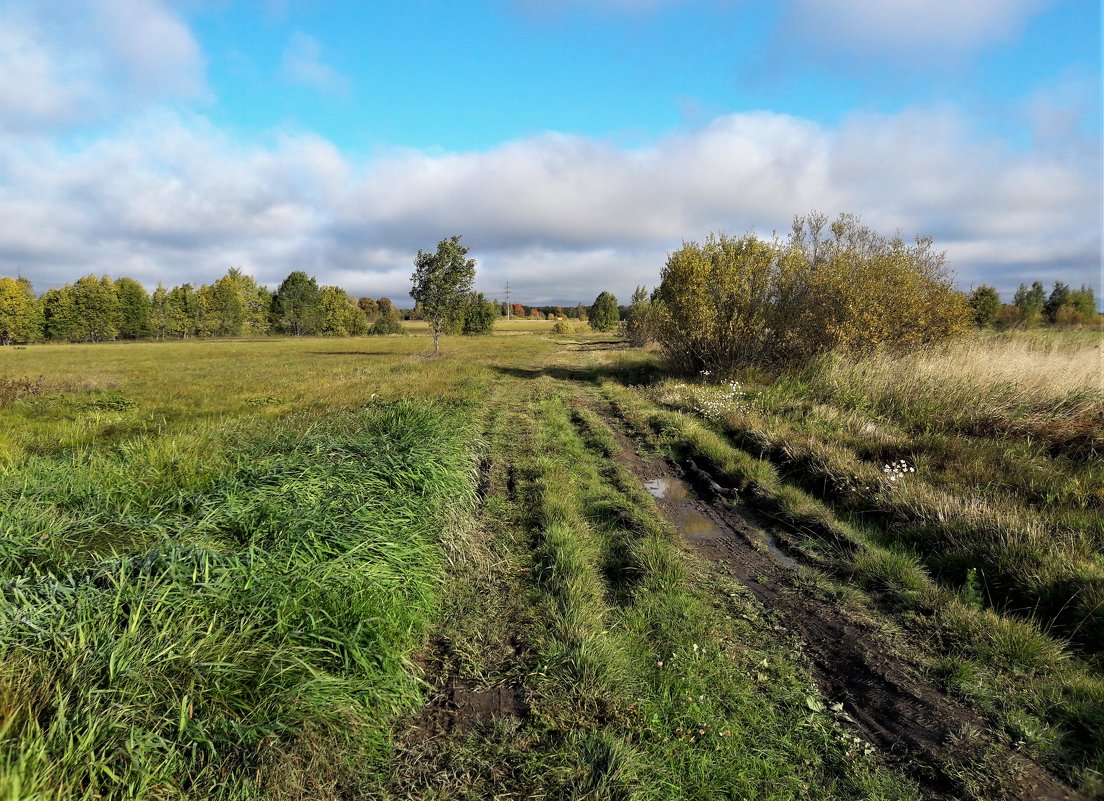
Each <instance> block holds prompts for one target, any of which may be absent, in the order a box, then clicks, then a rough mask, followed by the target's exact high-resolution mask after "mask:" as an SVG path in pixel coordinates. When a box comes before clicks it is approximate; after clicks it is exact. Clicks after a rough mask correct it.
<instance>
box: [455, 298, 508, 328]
mask: <svg viewBox="0 0 1104 801" xmlns="http://www.w3.org/2000/svg"><path fill="white" fill-rule="evenodd" d="M498 318H499V313H498V304H497V303H495V302H494V301H490V300H487V299H486V298H485V297H483V293H482V292H472V293H471V294H470V295H469V296H468V302H467V303H466V304H465V305H464V309H463V322H462V323H461V326H460V333H462V334H464V336H486V335H489V334H491V333H493V332H494V325H495V321H496V320H497V319H498Z"/></svg>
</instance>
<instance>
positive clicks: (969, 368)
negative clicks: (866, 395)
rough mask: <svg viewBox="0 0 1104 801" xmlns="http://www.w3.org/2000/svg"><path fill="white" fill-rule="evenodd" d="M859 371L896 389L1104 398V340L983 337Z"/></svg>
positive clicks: (874, 361) (871, 361)
mask: <svg viewBox="0 0 1104 801" xmlns="http://www.w3.org/2000/svg"><path fill="white" fill-rule="evenodd" d="M859 369H860V370H862V371H863V372H864V373H866V374H867V375H871V376H873V375H877V376H878V378H879V380H880V381H881V382H883V383H886V384H891V385H899V384H901V383H907V384H912V385H917V384H919V385H932V384H942V383H947V382H965V383H967V384H969V385H971V386H975V387H978V388H980V389H983V390H985V389H987V388H989V387H992V386H994V385H1000V384H1014V385H1015V386H1016V387H1018V388H1019V389H1020V390H1021V391H1023V392H1025V393H1028V394H1030V395H1031V396H1033V397H1035V398H1038V399H1044V398H1046V399H1057V398H1062V397H1064V396H1066V395H1068V394H1070V393H1073V392H1078V391H1083V390H1095V391H1101V392H1104V334H1097V335H1095V336H1085V337H1082V336H1075V337H1059V336H1055V337H1045V338H1044V337H1030V336H979V337H972V338H970V339H966V340H962V341H959V342H956V343H953V344H951V345H948V346H947V347H945V348H941V349H939V350H935V351H926V352H921V353H917V354H913V355H911V356H906V357H903V358H901V357H892V358H891V357H885V356H883V357H880V358H876V359H869V360H866V361H864V362H861V363H860V364H859ZM864 383H865V382H864Z"/></svg>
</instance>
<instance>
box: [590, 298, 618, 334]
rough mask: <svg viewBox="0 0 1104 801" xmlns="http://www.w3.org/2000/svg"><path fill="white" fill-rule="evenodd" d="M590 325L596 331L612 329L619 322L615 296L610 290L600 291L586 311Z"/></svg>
mask: <svg viewBox="0 0 1104 801" xmlns="http://www.w3.org/2000/svg"><path fill="white" fill-rule="evenodd" d="M587 319H588V320H589V321H590V327H591V328H593V329H595V330H596V331H612V330H613V329H615V328H616V327H617V324H618V323H619V322H621V314H620V312H618V310H617V298H616V297H615V296H614V295H613V293H611V292H600V293H598V297H596V298H595V299H594V303H593V305H591V307H590V309H589V310H588V311H587Z"/></svg>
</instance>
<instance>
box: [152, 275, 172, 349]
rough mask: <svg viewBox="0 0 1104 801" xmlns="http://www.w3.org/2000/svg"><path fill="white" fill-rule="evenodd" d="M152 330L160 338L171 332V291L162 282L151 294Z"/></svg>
mask: <svg viewBox="0 0 1104 801" xmlns="http://www.w3.org/2000/svg"><path fill="white" fill-rule="evenodd" d="M149 320H150V330H151V331H152V333H153V335H154V336H155V337H157V338H158V339H164V338H165V336H166V335H167V334H168V333H169V328H170V314H169V292H168V290H167V289H165V287H163V286H162V285H161V284H158V285H157V289H155V290H153V295H151V296H150V317H149Z"/></svg>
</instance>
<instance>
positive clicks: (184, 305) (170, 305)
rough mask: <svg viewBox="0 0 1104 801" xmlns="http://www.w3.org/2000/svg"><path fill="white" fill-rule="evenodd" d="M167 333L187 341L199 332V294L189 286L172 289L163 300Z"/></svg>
mask: <svg viewBox="0 0 1104 801" xmlns="http://www.w3.org/2000/svg"><path fill="white" fill-rule="evenodd" d="M165 302H166V307H167V317H168V332H169V333H170V334H172V335H173V336H177V337H180V338H181V339H187V338H188V337H190V336H196V335H198V334H199V332H200V315H199V293H197V292H196V291H195V288H194V287H193V286H192V285H191V284H181V285H180V286H175V287H173V288H172V289H171V290H170V291H169V293H168V296H167V297H166V298H165Z"/></svg>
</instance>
